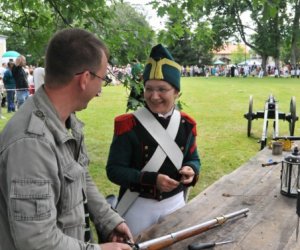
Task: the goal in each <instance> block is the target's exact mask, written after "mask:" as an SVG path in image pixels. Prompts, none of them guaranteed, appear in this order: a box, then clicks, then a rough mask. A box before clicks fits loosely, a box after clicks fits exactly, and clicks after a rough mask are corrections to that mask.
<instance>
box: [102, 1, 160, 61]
mask: <svg viewBox="0 0 300 250" xmlns="http://www.w3.org/2000/svg"><path fill="white" fill-rule="evenodd" d="M111 10H112V17H111V19H110V20H109V26H110V28H109V29H108V30H107V34H106V35H105V41H106V42H107V44H109V47H110V50H111V54H112V57H113V58H114V59H115V60H116V61H115V62H116V63H118V64H122V65H125V64H127V63H128V62H131V61H132V60H133V59H137V60H138V61H140V62H144V61H146V59H147V57H148V53H149V51H150V49H151V47H152V46H153V44H154V37H155V34H154V31H153V30H152V28H151V27H150V25H149V24H148V23H147V21H146V20H145V17H144V16H143V15H141V14H140V13H138V12H136V11H135V9H134V8H133V7H131V6H130V5H129V4H126V3H116V4H115V5H112V6H111ZM116 34H117V35H116Z"/></svg>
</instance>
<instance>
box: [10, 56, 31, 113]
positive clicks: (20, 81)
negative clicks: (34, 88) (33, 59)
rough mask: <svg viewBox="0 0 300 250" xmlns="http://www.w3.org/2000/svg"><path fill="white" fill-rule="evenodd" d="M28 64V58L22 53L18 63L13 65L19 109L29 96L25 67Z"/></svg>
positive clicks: (17, 60)
mask: <svg viewBox="0 0 300 250" xmlns="http://www.w3.org/2000/svg"><path fill="white" fill-rule="evenodd" d="M25 66H26V58H25V57H24V56H22V55H20V56H18V57H17V59H16V64H15V66H14V67H13V70H12V74H13V77H14V78H15V81H16V91H17V95H16V96H17V107H18V109H19V108H20V107H21V105H22V104H23V103H24V102H25V100H26V99H27V98H28V96H29V85H28V79H27V75H26V72H25V70H24V67H25Z"/></svg>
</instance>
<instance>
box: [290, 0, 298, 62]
mask: <svg viewBox="0 0 300 250" xmlns="http://www.w3.org/2000/svg"><path fill="white" fill-rule="evenodd" d="M299 20H300V0H298V1H296V3H295V16H294V21H293V27H292V28H293V29H292V30H293V33H292V45H291V64H292V65H293V66H294V67H295V66H296V64H297V61H298V60H299V46H298V45H299V43H300V30H299Z"/></svg>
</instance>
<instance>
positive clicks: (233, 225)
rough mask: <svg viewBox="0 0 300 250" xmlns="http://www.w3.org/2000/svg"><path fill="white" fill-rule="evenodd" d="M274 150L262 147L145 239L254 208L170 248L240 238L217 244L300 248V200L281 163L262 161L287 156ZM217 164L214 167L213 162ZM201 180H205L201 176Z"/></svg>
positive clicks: (252, 248)
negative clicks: (284, 190) (289, 190)
mask: <svg viewBox="0 0 300 250" xmlns="http://www.w3.org/2000/svg"><path fill="white" fill-rule="evenodd" d="M287 154H290V152H289V153H284V154H283V155H281V156H273V155H272V152H271V150H270V149H267V148H265V149H264V150H262V151H259V152H258V153H257V154H256V155H255V156H254V157H253V158H252V159H250V160H249V161H248V162H247V163H245V164H244V165H242V166H241V167H239V168H238V169H236V170H235V171H234V172H232V173H231V174H229V175H226V176H223V177H222V178H221V179H219V180H218V181H217V182H215V183H214V184H213V185H211V186H209V187H208V188H207V189H205V190H204V191H203V192H201V193H200V194H199V195H198V196H196V197H195V198H194V199H192V200H191V201H190V202H189V203H188V204H187V205H186V206H185V207H184V208H182V209H180V210H178V211H176V212H175V213H173V214H171V215H169V216H167V217H166V218H164V220H163V221H161V222H160V223H158V224H156V225H154V226H152V227H151V228H150V229H149V230H146V231H145V232H143V233H142V234H141V236H140V239H139V242H143V241H146V240H150V239H153V238H157V237H160V236H163V235H168V234H170V233H174V232H176V231H179V230H181V229H184V228H186V227H189V226H193V225H195V224H199V223H202V222H205V221H208V220H211V219H214V218H215V217H218V216H220V215H224V214H228V213H231V212H235V211H237V210H240V209H243V208H249V210H250V211H249V213H248V216H247V217H244V218H240V219H238V220H231V221H228V222H227V223H225V224H224V225H222V226H219V227H216V228H214V229H212V230H209V231H207V232H205V233H202V234H200V235H197V236H194V237H191V238H189V239H186V240H183V241H181V242H177V243H175V244H174V245H172V246H170V247H168V248H166V249H174V250H175V249H176V250H182V249H187V246H188V245H189V244H191V243H198V242H202V243H203V242H218V241H224V240H234V242H233V243H229V244H225V245H219V246H216V247H215V249H218V250H222V249H227V250H228V249H230V250H234V249H235V250H237V249H243V250H256V249H257V250H291V249H292V250H296V249H300V235H299V239H298V242H296V225H297V220H298V217H297V214H296V199H295V198H290V197H286V196H284V195H282V194H280V184H281V180H280V174H281V164H278V165H272V166H268V167H264V168H263V167H261V164H262V163H266V162H268V161H269V160H270V159H272V160H273V161H282V160H283V157H285V155H287ZM212 167H213V166H212ZM200 181H201V179H200Z"/></svg>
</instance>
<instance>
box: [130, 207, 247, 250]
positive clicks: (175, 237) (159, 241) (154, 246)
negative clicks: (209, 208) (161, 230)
mask: <svg viewBox="0 0 300 250" xmlns="http://www.w3.org/2000/svg"><path fill="white" fill-rule="evenodd" d="M248 212H249V209H248V208H244V209H241V210H239V211H236V212H233V213H230V214H226V215H223V216H220V217H217V218H215V219H212V220H209V221H206V222H203V223H200V224H197V225H195V226H191V227H188V228H185V229H183V230H180V231H177V232H175V233H171V234H168V235H165V236H161V237H158V238H155V239H152V240H148V241H145V242H142V243H139V244H136V245H135V247H134V248H133V249H134V250H160V249H163V248H165V247H168V246H170V245H172V244H174V243H176V242H178V241H181V240H184V239H187V238H190V237H192V236H195V235H198V234H200V233H202V232H205V231H208V230H209V229H211V228H213V227H215V226H217V225H221V224H223V223H225V222H226V221H227V220H228V219H231V218H234V217H237V216H239V215H244V216H246V215H247V213H248Z"/></svg>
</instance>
